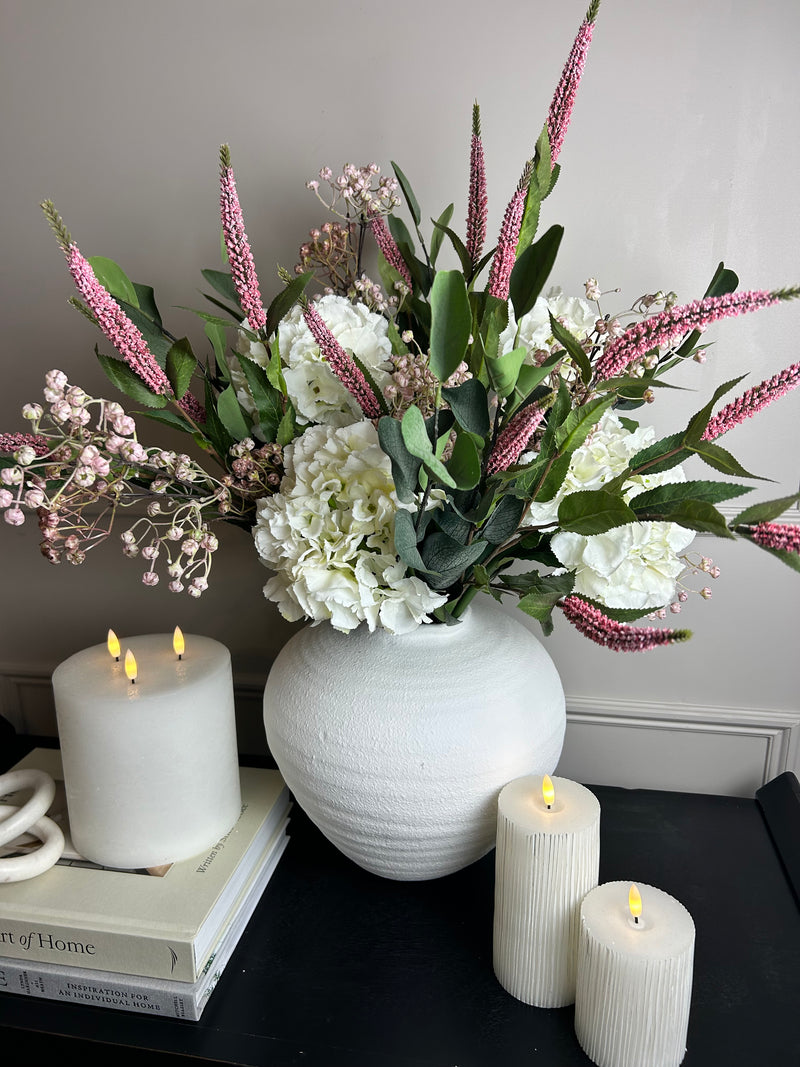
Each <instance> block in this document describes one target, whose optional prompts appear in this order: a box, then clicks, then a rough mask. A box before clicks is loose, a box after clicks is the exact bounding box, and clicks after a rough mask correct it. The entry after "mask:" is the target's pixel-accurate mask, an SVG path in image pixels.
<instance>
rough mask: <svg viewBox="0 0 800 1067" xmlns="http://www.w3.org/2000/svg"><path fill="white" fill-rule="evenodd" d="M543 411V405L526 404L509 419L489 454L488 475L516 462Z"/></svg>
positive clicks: (505, 468) (542, 415) (506, 468)
mask: <svg viewBox="0 0 800 1067" xmlns="http://www.w3.org/2000/svg"><path fill="white" fill-rule="evenodd" d="M544 413H545V407H544V406H542V405H540V404H528V406H527V407H524V408H523V409H522V410H521V411H518V412H517V413H516V414H515V415H514V416H513V417H512V418H511V419H510V420H509V423H508V425H507V426H506V428H505V429H504V430H503V431H502V433H500V434H499V436H498V438H497V440H496V441H495V443H494V448H493V449H492V452H491V455H490V456H489V462H488V463H487V464H486V473H487V474H488V475H492V474H497V473H498V472H499V471H504V470H508V468H509V467H510V466H511V465H512V463H516V462H517V460H518V459H519V457H520V456H521V455H522V452H523V450H524V449H525V446H526V445H527V443H528V441H529V440H530V438H531V435H532V434H533V432H534V430H535V429H536V427H537V426H538V425H539V423H540V422H541V421H542V419H543V418H544Z"/></svg>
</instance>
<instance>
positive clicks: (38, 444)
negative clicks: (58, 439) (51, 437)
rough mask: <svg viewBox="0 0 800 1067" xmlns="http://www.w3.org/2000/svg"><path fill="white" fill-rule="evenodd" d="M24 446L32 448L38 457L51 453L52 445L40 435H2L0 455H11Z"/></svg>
mask: <svg viewBox="0 0 800 1067" xmlns="http://www.w3.org/2000/svg"><path fill="white" fill-rule="evenodd" d="M23 446H26V447H28V448H32V449H33V451H34V452H35V453H36V455H37V456H46V455H47V453H48V452H49V451H50V443H49V442H48V440H47V438H46V437H44V436H43V435H42V434H40V433H0V455H3V456H7V455H11V454H12V453H14V452H16V451H17V449H18V448H22V447H23Z"/></svg>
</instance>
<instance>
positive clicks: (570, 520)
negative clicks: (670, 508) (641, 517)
mask: <svg viewBox="0 0 800 1067" xmlns="http://www.w3.org/2000/svg"><path fill="white" fill-rule="evenodd" d="M629 522H636V514H635V513H634V512H633V511H632V510H631V508H629V507H628V505H627V504H626V503H625V501H624V500H623V499H622V497H619V496H614V495H613V494H612V493H607V492H606V491H605V490H604V489H585V490H582V491H581V492H578V493H568V494H567V496H565V497H564V499H563V500H562V501H561V504H560V506H559V509H558V525H559V526H560V527H561V529H562V530H565V531H567V532H569V533H577V534H584V535H586V536H592V535H593V534H601V533H606V531H608V530H613V529H614V528H615V527H617V526H626V525H627V524H628V523H629Z"/></svg>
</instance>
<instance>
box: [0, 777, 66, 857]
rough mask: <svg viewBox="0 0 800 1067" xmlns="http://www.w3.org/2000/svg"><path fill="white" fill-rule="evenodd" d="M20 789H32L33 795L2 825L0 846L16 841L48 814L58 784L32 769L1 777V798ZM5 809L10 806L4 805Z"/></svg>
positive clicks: (0, 827)
mask: <svg viewBox="0 0 800 1067" xmlns="http://www.w3.org/2000/svg"><path fill="white" fill-rule="evenodd" d="M19 789H32V790H33V795H32V796H31V797H30V799H29V800H28V801H27V803H25V804H23V805H22V806H21V807H15V808H14V809H13V810H14V811H15V812H16V814H14V815H10V816H9V817H8V818H7V819H4V820H3V822H2V823H0V845H7V844H8V843H9V841H14V840H15V839H16V838H17V837H19V836H20V834H24V833H25V831H26V830H29V829H30V828H31V826H33V824H34V823H35V822H38V820H39V819H41V817H42V816H43V815H45V814H46V813H47V811H48V809H49V807H50V805H51V804H52V803H53V799H54V798H55V795H56V784H55V782H54V781H53V779H52V778H51V777H50V775H49V774H47V772H46V771H37V770H33V769H31V770H21V771H9V772H8V773H7V774H3V775H0V797H4V796H7V795H8V794H9V793H14V792H16V791H17V790H19ZM3 807H5V808H8V807H9V806H8V805H5V804H4V805H3Z"/></svg>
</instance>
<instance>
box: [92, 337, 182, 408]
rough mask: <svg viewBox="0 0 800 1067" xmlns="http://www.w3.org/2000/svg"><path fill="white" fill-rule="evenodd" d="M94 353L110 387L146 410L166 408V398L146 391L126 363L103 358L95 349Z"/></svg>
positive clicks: (144, 386)
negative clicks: (142, 405)
mask: <svg viewBox="0 0 800 1067" xmlns="http://www.w3.org/2000/svg"><path fill="white" fill-rule="evenodd" d="M95 353H96V355H97V358H98V360H99V361H100V366H101V367H102V368H103V370H104V371H105V373H106V375H107V377H108V378H109V380H110V381H111V383H112V385H114V386H115V387H116V388H117V389H119V391H120V392H121V393H124V394H125V395H126V396H129V397H130V398H131V399H132V400H135V401H136V403H137V404H144V406H145V407H148V408H163V407H166V405H167V398H166V397H165V396H161V395H160V394H158V393H154V392H153V391H152V390H150V389H148V388H147V386H146V385H145V384H144V382H142V380H141V378H137V376H136V375H135V374H134V373H133V371H132V370H131V369H130V367H129V366H128V364H127V363H123V362H122V360H121V359H113V358H112V357H111V356H104V355H103V353H102V352H98V350H97V349H96V348H95Z"/></svg>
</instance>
